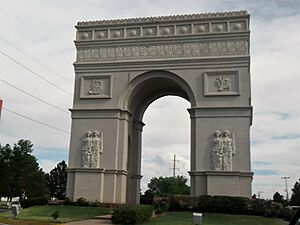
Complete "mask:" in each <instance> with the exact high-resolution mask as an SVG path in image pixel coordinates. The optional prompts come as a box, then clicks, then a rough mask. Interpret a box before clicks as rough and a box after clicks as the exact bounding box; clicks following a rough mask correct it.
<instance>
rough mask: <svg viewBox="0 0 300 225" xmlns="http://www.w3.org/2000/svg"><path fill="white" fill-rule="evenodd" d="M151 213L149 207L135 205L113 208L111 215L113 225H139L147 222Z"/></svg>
mask: <svg viewBox="0 0 300 225" xmlns="http://www.w3.org/2000/svg"><path fill="white" fill-rule="evenodd" d="M152 213H153V207H152V206H149V205H136V206H125V207H121V208H115V209H114V211H113V214H112V218H111V219H112V222H113V223H114V224H141V223H144V222H147V221H148V220H149V219H150V218H151V216H152Z"/></svg>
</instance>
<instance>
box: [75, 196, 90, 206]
mask: <svg viewBox="0 0 300 225" xmlns="http://www.w3.org/2000/svg"><path fill="white" fill-rule="evenodd" d="M76 205H77V206H89V205H90V204H89V202H88V201H87V200H86V199H85V198H82V197H81V198H78V199H77V200H76Z"/></svg>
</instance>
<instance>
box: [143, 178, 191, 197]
mask: <svg viewBox="0 0 300 225" xmlns="http://www.w3.org/2000/svg"><path fill="white" fill-rule="evenodd" d="M186 182H187V178H185V177H184V176H177V177H159V178H156V177H153V178H151V180H150V183H149V184H148V188H149V191H150V192H152V193H153V194H154V195H162V194H181V195H187V194H190V188H189V186H188V185H186Z"/></svg>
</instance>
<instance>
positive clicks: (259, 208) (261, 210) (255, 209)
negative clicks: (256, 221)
mask: <svg viewBox="0 0 300 225" xmlns="http://www.w3.org/2000/svg"><path fill="white" fill-rule="evenodd" d="M249 214H251V215H255V216H264V215H265V203H264V200H263V199H251V201H250V205H249Z"/></svg>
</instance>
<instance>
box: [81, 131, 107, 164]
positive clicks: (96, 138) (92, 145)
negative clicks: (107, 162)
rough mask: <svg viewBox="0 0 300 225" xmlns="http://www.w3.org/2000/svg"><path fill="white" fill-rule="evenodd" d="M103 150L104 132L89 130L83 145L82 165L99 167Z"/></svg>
mask: <svg viewBox="0 0 300 225" xmlns="http://www.w3.org/2000/svg"><path fill="white" fill-rule="evenodd" d="M102 152H103V133H100V132H99V131H97V130H95V131H93V132H91V131H87V132H86V138H85V139H84V144H83V147H82V156H81V157H82V158H81V161H82V167H84V168H99V166H100V165H99V159H100V154H101V153H102Z"/></svg>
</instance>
